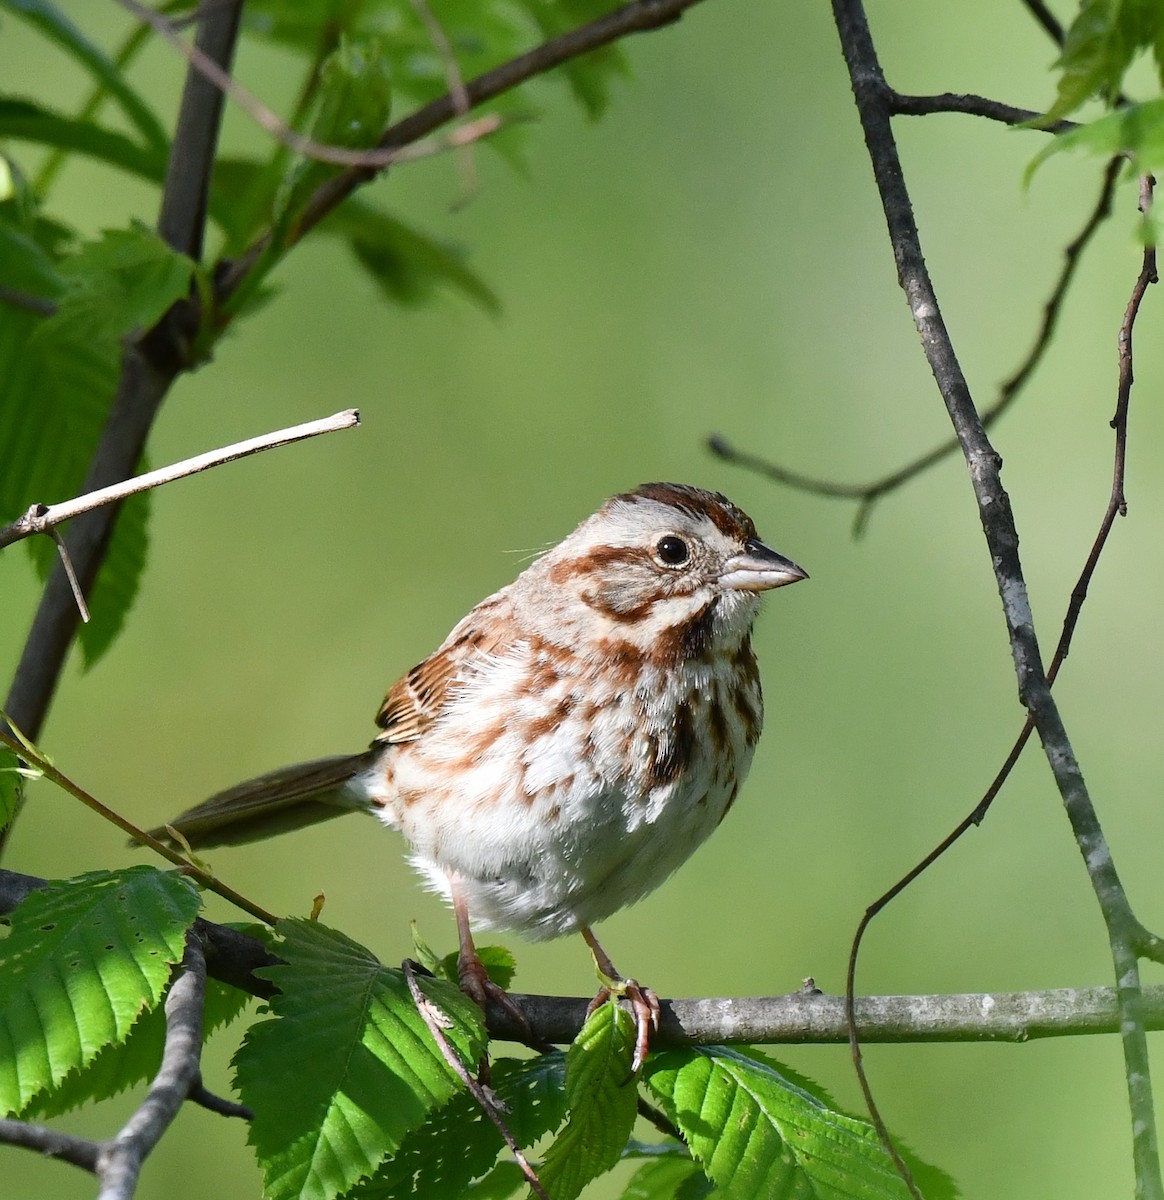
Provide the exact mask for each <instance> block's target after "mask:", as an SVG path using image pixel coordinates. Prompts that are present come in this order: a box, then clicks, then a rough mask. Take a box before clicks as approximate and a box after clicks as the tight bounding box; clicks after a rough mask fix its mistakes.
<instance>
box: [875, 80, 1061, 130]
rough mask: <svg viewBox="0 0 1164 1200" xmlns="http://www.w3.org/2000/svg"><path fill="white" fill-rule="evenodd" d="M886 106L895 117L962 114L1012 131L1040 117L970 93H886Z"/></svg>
mask: <svg viewBox="0 0 1164 1200" xmlns="http://www.w3.org/2000/svg"><path fill="white" fill-rule="evenodd" d="M888 99H889V105H890V107H891V109H892V110H893V115H894V116H899V117H926V116H930V115H931V114H932V113H964V114H965V115H966V116H970V117H983V118H984V119H986V120H987V121H1000V122H1001V123H1002V124H1003V125H1009V126H1011V127H1012V128H1013V127H1014V126H1016V125H1027V124H1028V123H1029V122H1031V121H1037V120H1038V119H1039V118H1040V117H1041V116H1042V115H1043V114H1042V113H1041V112H1038V111H1036V110H1034V109H1030V108H1018V107H1016V106H1015V105H1013V104H1004V103H1003V102H1002V101H1001V100H991V99H990V97H989V96H976V95H974V94H973V93H963V92H942V93H940V94H939V95H936V96H908V95H905V94H904V93H902V92H895V91H893V89H892V88H891V89H889V92H888ZM1030 128H1031V130H1032V132H1035V133H1068V132H1070V131H1071V130H1072V129H1078V128H1079V125H1078V123H1077V122H1075V121H1053V122H1052V123H1051V124H1050V125H1031V126H1030Z"/></svg>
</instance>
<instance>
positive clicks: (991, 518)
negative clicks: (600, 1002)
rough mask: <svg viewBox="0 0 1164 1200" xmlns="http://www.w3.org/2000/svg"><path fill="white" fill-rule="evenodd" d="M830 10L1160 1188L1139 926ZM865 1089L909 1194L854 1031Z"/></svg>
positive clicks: (881, 94) (858, 70) (868, 44)
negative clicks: (1112, 996)
mask: <svg viewBox="0 0 1164 1200" xmlns="http://www.w3.org/2000/svg"><path fill="white" fill-rule="evenodd" d="M833 14H834V18H835V20H836V24H837V30H838V33H839V34H840V39H841V47H842V51H843V53H844V57H845V62H846V65H847V66H848V68H849V74H850V80H851V83H852V87H853V92H854V96H855V99H856V102H857V110H858V114H859V116H860V120H861V125H862V129H863V131H864V134H865V141H866V146H867V148H868V151H869V157H870V160H871V162H872V165H873V172H874V177H875V179H876V182H877V187H878V191H879V193H880V196H881V201H882V206H883V208H884V211H885V217H886V221H887V224H888V227H889V235H890V240H891V243H892V246H893V251H894V256H895V259H896V261H897V268H898V277H899V280H900V282H901V285H902V288H903V290H904V291H905V293H906V297H907V300H908V302H909V306H910V310H911V313H912V315H913V319H914V323H915V325H916V326H917V329H918V333H919V335H920V336H921V340H922V345H923V348H924V350H925V353H926V357H927V360H928V361H929V365H930V368H931V370H932V371H933V374H934V377H935V380H936V381H937V383H938V387H939V390H940V392H941V395H942V399H943V401H944V402H945V405H946V409H947V412H948V413H949V416H950V419H951V421H952V423H953V425H954V429H955V432H956V433H957V435H958V439H959V442H960V444H961V446H962V450H963V453H964V455H965V458H966V463H967V467H968V469H969V473H970V478H971V482H972V485H973V488H974V493H975V496H976V498H977V500H978V504H979V513H980V517H981V521H982V527H983V532H984V534H985V536H986V541H987V544H988V548H989V551H990V557H991V562H992V565H993V569H994V574H995V578H996V582H997V584H998V589H999V595H1000V598H1001V600H1002V606H1003V613H1004V616H1005V619H1006V625H1007V633H1008V638H1009V641H1010V645H1011V653H1012V656H1013V658H1014V664H1015V673H1016V676H1017V679H1018V685H1019V696H1020V699H1021V700H1022V702H1023V704H1024V706H1025V707H1026V708H1027V709H1028V711H1029V713H1030V715H1031V718H1032V720H1033V723H1034V726H1035V728H1036V729H1037V730H1038V732H1039V736H1040V738H1041V740H1042V743H1043V748H1044V752H1045V754H1046V757H1047V761H1048V764H1049V765H1050V767H1051V771H1052V774H1053V776H1054V778H1055V782H1056V785H1057V786H1058V789H1059V792H1060V795H1061V797H1062V799H1063V804H1064V809H1065V811H1066V813H1067V816H1068V820H1069V821H1070V823H1071V827H1072V831H1073V832H1074V834H1075V838H1076V842H1077V844H1078V846H1079V849H1080V852H1081V854H1082V855H1083V858H1084V861H1085V863H1086V865H1087V870H1088V875H1089V877H1090V879H1091V883H1092V887H1093V890H1094V891H1095V895H1096V899H1097V901H1098V903H1099V905H1100V909H1101V911H1102V913H1103V916H1104V920H1105V923H1106V924H1107V927H1108V938H1109V943H1110V946H1111V951H1112V958H1113V965H1114V967H1115V973H1116V979H1117V998H1118V1005H1119V1011H1120V1015H1121V1018H1122V1020H1121V1027H1120V1032H1121V1037H1122V1041H1123V1047H1124V1057H1125V1064H1126V1070H1127V1076H1128V1087H1129V1096H1130V1098H1131V1108H1132V1130H1133V1133H1132V1140H1133V1157H1134V1161H1135V1167H1136V1181H1137V1194H1138V1195H1139V1196H1140V1197H1141V1200H1159V1198H1161V1197H1164V1183H1162V1182H1161V1178H1160V1168H1159V1156H1158V1152H1157V1149H1156V1129H1155V1117H1154V1112H1153V1105H1152V1095H1151V1084H1150V1077H1149V1075H1148V1063H1147V1042H1146V1039H1145V1037H1144V1024H1143V1017H1142V1003H1143V995H1142V990H1141V988H1140V981H1139V972H1138V961H1137V957H1136V950H1135V946H1136V944H1138V938H1139V936H1140V933H1141V931H1142V926H1140V925H1139V922H1138V921H1137V920H1136V918H1135V916H1134V914H1133V913H1132V911H1131V908H1130V905H1129V903H1128V900H1127V896H1126V894H1125V892H1124V890H1123V887H1122V884H1121V883H1120V879H1119V876H1118V874H1117V872H1116V868H1115V864H1114V862H1113V860H1112V856H1111V852H1110V849H1109V848H1108V845H1107V843H1106V840H1105V839H1104V836H1103V831H1102V828H1101V827H1100V824H1099V820H1098V817H1097V815H1096V813H1095V809H1094V807H1093V805H1092V803H1091V799H1090V796H1089V795H1088V792H1087V788H1086V785H1085V783H1084V781H1083V777H1082V774H1081V772H1080V769H1079V765H1078V762H1077V760H1076V757H1075V753H1074V750H1073V749H1072V746H1071V742H1070V740H1069V738H1068V735H1067V732H1066V729H1065V727H1064V725H1063V722H1062V719H1061V717H1060V714H1059V711H1058V707H1057V706H1056V704H1055V701H1054V698H1053V696H1052V693H1051V687H1050V682H1049V681H1048V679H1047V676H1046V673H1045V672H1044V669H1043V666H1042V662H1041V656H1040V652H1039V646H1038V641H1037V638H1036V634H1035V628H1034V619H1033V616H1032V613H1031V609H1030V603H1029V600H1028V596H1027V589H1026V583H1025V580H1024V577H1023V572H1022V565H1021V562H1020V559H1019V554H1018V533H1017V529H1016V527H1015V523H1014V518H1013V514H1012V512H1011V507H1010V500H1009V497H1008V496H1007V494H1006V491H1005V490H1004V489H1003V487H1002V482H1001V478H1000V475H999V471H1000V466H1001V463H1000V460H999V458H998V455H997V454H996V453H995V451H994V448H993V447H992V446H991V444H990V442H989V439H988V438H987V436H986V433H985V430H984V429H983V427H982V423H981V420H980V419H979V416H978V413H977V411H976V409H975V407H974V403H973V400H972V398H971V396H970V392H969V388H968V387H967V384H966V381H965V378H964V376H963V375H962V371H961V367H960V366H959V364H958V360H957V357H956V355H955V353H954V349H953V345H952V343H951V341H950V338H949V334H948V333H947V331H946V329H945V325H944V323H943V321H942V317H941V312H940V309H939V307H938V301H937V297H936V294H935V293H934V289H933V285H932V283H931V281H930V278H929V274H928V271H927V269H926V266H925V262H924V258H923V256H922V250H921V244H920V239H919V237H918V232H917V227H916V224H915V223H914V220H913V214H912V209H911V205H910V199H909V194H908V191H907V189H906V187H905V182H904V176H903V173H902V169H901V164H900V160H899V158H898V155H897V148H896V144H895V142H894V139H893V133H892V129H891V127H890V117H891V109H890V106H889V103H888V101H887V95H888V88H887V86H886V84H885V81H884V77H883V75H882V72H881V67H880V64H879V62H878V59H877V54H876V50H875V48H874V45H873V41H872V38H871V36H870V33H869V28H868V24H867V22H866V18H865V13H864V9H863V6H862V4H861V3H860V0H833ZM850 1044H851V1048H852V1053H853V1060H854V1064H855V1066H856V1067H857V1070H858V1074H859V1078H860V1081H861V1085H862V1088H863V1090H864V1092H865V1096H866V1100H867V1102H868V1103H869V1106H870V1112H871V1114H872V1115H873V1119H874V1122H875V1124H876V1125H877V1128H878V1132H879V1133H880V1135H881V1137H882V1140H883V1141H884V1142H885V1144H886V1146H887V1149H889V1151H890V1153H892V1154H893V1155H894V1159H895V1162H896V1163H897V1165H898V1169H899V1171H900V1172H901V1174H902V1177H903V1178H904V1179H905V1180H906V1182H907V1184H908V1185H909V1187H910V1189H911V1192H913V1193H914V1194H915V1195H916V1194H917V1193H916V1188H915V1186H914V1184H913V1182H912V1179H911V1178H910V1175H909V1171H908V1169H907V1168H906V1166H905V1164H904V1162H902V1161H901V1158H900V1156H899V1155H898V1154H897V1152H896V1149H895V1148H894V1147H893V1144H892V1141H891V1140H890V1139H889V1136H888V1133H887V1132H886V1130H885V1126H884V1123H883V1121H882V1120H881V1117H880V1114H879V1113H878V1112H877V1107H876V1104H875V1103H874V1102H873V1098H872V1094H871V1092H870V1090H869V1085H868V1081H867V1079H866V1077H865V1074H864V1071H863V1069H862V1066H861V1054H860V1044H859V1041H858V1039H857V1036H856V1033H854V1035H853V1037H852V1038H851V1040H850Z"/></svg>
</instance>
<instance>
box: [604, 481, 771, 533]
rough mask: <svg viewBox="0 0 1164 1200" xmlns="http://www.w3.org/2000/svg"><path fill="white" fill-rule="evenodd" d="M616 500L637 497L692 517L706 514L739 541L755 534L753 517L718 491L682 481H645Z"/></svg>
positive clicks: (630, 499) (632, 500)
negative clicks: (704, 489) (675, 509)
mask: <svg viewBox="0 0 1164 1200" xmlns="http://www.w3.org/2000/svg"><path fill="white" fill-rule="evenodd" d="M615 499H616V500H625V501H628V502H630V503H633V502H634V501H635V500H638V499H643V500H655V501H657V502H658V503H660V504H668V505H670V506H671V507H672V508H677V509H679V510H680V511H681V512H686V513H690V514H691V515H692V516H694V517H706V518H707V519H708V520H709V521H711V523H712V524H713V525H714V526H715V527H716V529H718V530H719V531H720V533H724V534H726V535H727V536H728V537H730V538H737V539H738V540H739V541H742V542H745V541H747V540H748V539H749V538H754V537H755V536H756V526H755V525H754V524H753V522H752V518H751V517H749V516H748V514H747V513H746V512H744V511H743V510H742V509H739V508H737V507H736V506H735V505H734V504H733V503H732V502H731V501H730V500H729V499H728V498H727V497H726V496H721V495H720V493H719V492H705V491H703V490H702V489H701V488H695V487H690V486H688V485H687V484H684V483H644V484H641V485H640V486H639V487H637V488H635V490H634V491H633V492H624V493H623V494H622V495H621V496H616V497H615Z"/></svg>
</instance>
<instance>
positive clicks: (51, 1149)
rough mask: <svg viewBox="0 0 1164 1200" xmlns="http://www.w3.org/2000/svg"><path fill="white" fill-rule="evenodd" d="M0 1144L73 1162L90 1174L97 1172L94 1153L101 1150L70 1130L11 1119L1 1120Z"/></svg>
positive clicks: (93, 1143) (94, 1143)
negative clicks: (60, 1130)
mask: <svg viewBox="0 0 1164 1200" xmlns="http://www.w3.org/2000/svg"><path fill="white" fill-rule="evenodd" d="M0 1145H5V1146H21V1147H23V1148H24V1149H25V1150H35V1151H36V1153H37V1154H40V1155H41V1156H43V1157H44V1158H56V1159H59V1160H60V1161H61V1162H67V1163H72V1164H73V1166H74V1167H80V1168H81V1170H82V1171H88V1172H89V1173H90V1174H96V1172H97V1156H98V1154H99V1153H100V1150H101V1148H100V1146H98V1144H97V1143H96V1142H91V1141H89V1139H88V1138H81V1137H74V1136H73V1135H72V1134H70V1133H60V1132H58V1131H57V1130H56V1129H49V1128H48V1126H47V1125H34V1124H32V1123H31V1122H28V1121H15V1120H12V1119H10V1118H2V1119H0Z"/></svg>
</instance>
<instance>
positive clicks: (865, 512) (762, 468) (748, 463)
mask: <svg viewBox="0 0 1164 1200" xmlns="http://www.w3.org/2000/svg"><path fill="white" fill-rule="evenodd" d="M1122 163H1123V158H1122V156H1118V155H1117V156H1116V157H1114V158H1112V159H1111V160H1110V161H1109V162H1108V165H1107V169H1106V170H1105V171H1104V174H1103V183H1102V185H1101V187H1100V192H1099V198H1098V199H1097V201H1096V203H1095V207H1094V208H1093V209H1092V211H1091V213H1090V215H1089V216H1088V218H1087V220H1086V221H1085V222H1084V224H1083V228H1082V229H1081V230H1080V231H1079V233H1078V234H1077V235H1076V236H1075V237H1074V238H1073V239H1072V240H1071V241H1070V242H1069V243H1068V244H1067V246H1066V247H1065V248H1064V250H1063V266H1062V269H1061V270H1060V272H1059V277H1058V279H1056V280H1055V284H1054V286H1053V287H1052V289H1051V294H1050V296H1049V297H1048V298H1047V301H1046V303H1045V304H1044V306H1043V318H1042V321H1041V322H1040V325H1039V329H1038V332H1037V333H1036V335H1035V340H1034V342H1033V344H1032V346H1031V349H1030V350H1029V351H1028V353H1027V356H1026V358H1025V359H1023V361H1022V363H1020V364H1019V366H1018V368H1017V369H1016V370H1015V372H1014V374H1013V375H1011V376H1010V378H1009V379H1007V380H1006V382H1005V383H1003V385H1002V387H1001V388H1000V389H999V392H998V397H997V399H996V400H995V402H994V403H993V404H992V405H991V406H990V407H989V408H986V409H984V410H983V412H982V425H983V427H984V428H986V429H989V428H990V427H991V426H992V425H993V424H994V422H995V421H997V420H998V419H999V417H1001V416H1002V415H1003V413H1005V412H1006V411H1007V409H1009V408H1010V406H1011V405H1012V404H1013V403H1014V401H1015V400H1016V399H1017V398H1018V396H1019V394H1020V393H1021V392H1022V390H1023V388H1024V387H1025V385H1026V384H1027V382H1028V381H1029V380H1030V378H1031V376H1032V375H1033V374H1034V373H1035V370H1036V368H1037V367H1038V366H1039V364H1040V363H1041V362H1042V361H1043V358H1044V357H1045V356H1046V354H1047V351H1048V350H1049V349H1050V347H1051V340H1052V337H1053V336H1054V333H1055V327H1056V326H1057V325H1058V322H1059V314H1060V312H1061V311H1062V308H1063V302H1064V300H1065V299H1066V298H1067V292H1068V289H1069V288H1070V286H1071V282H1072V280H1073V279H1074V277H1075V271H1076V268H1077V267H1078V265H1079V261H1080V259H1081V257H1082V255H1083V251H1084V249H1085V248H1086V247H1087V245H1088V244H1089V243H1090V241H1091V239H1092V238H1093V237H1094V236H1095V234H1096V232H1097V231H1098V229H1099V227H1100V226H1101V225H1102V224H1103V222H1104V221H1105V220H1107V218H1108V217H1109V216H1110V215H1111V204H1112V195H1113V193H1114V191H1115V184H1116V180H1117V179H1118V177H1119V171H1120V166H1121V165H1122ZM707 444H708V448H709V449H710V450H711V451H712V453H713V454H717V455H719V457H720V458H723V459H726V460H727V461H728V462H732V463H736V464H737V465H739V466H742V467H745V468H746V469H748V470H751V471H755V472H756V473H757V474H760V475H764V476H766V477H767V478H769V479H773V480H775V481H776V482H777V483H781V484H784V485H786V486H787V487H791V488H795V489H796V490H798V491H803V492H809V493H811V494H813V495H817V496H826V497H829V498H835V499H841V500H856V501H857V502H858V503H857V511H856V513H855V514H854V516H853V533H854V536H857V537H859V536H860V535H861V534H862V533H864V532H865V530H866V529H867V528H868V525H869V518H870V517H871V516H872V514H873V508H874V506H875V505H876V504H877V502H878V501H879V500H881V499H883V498H884V497H885V496H887V495H889V494H890V493H891V492H894V491H896V490H897V489H898V488H899V487H902V486H903V485H904V484H906V483H908V482H909V481H910V480H912V479H914V478H916V477H917V476H919V475H922V474H924V473H925V472H926V471H928V470H929V469H930V467H932V466H935V465H936V464H937V463H939V462H941V461H942V460H943V459H945V458H948V457H949V456H950V455H951V454H953V453H954V452H955V451H956V450H959V449H960V448H961V443H960V442H959V441H958V439H957V438H956V437H951V438H949V439H948V440H947V441H945V442H942V443H941V444H940V445H938V446H935V447H934V448H933V449H932V450H929V451H927V452H926V453H925V454H922V455H920V456H919V457H918V458H915V459H913V460H912V461H911V462H908V463H906V464H905V465H904V466H903V467H899V468H898V469H897V470H895V471H892V472H891V473H890V474H888V475H883V476H882V477H881V478H880V479H875V480H873V481H871V482H869V483H840V482H834V481H831V480H827V479H817V478H815V477H813V476H810V475H804V474H802V473H801V472H799V471H790V470H788V469H787V468H786V467H781V466H779V465H778V464H776V463H772V462H769V461H768V460H767V459H763V458H760V457H759V456H758V455H754V454H748V453H746V452H745V451H742V450H738V449H736V448H735V447H734V446H732V445H730V444H729V443H728V442H727V441H726V440H725V439H724V438H722V437H721V436H719V435H718V434H715V435H713V436H712V437H710V438H708V443H707Z"/></svg>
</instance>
